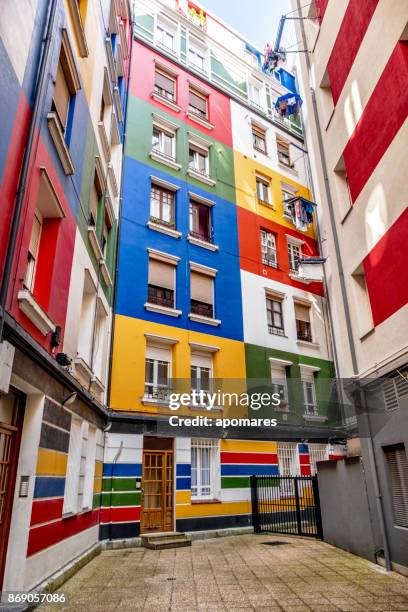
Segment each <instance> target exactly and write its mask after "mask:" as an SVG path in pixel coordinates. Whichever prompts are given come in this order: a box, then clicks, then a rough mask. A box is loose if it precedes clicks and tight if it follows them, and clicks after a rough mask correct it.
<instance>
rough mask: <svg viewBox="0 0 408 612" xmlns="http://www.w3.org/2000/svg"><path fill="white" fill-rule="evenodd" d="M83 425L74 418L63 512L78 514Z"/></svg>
mask: <svg viewBox="0 0 408 612" xmlns="http://www.w3.org/2000/svg"><path fill="white" fill-rule="evenodd" d="M81 447H82V425H81V421H80V420H79V419H75V418H74V417H72V420H71V431H70V437H69V450H68V465H67V472H66V476H65V489H64V507H63V512H64V514H65V513H66V512H77V510H78V507H77V506H78V489H79V472H80V468H81Z"/></svg>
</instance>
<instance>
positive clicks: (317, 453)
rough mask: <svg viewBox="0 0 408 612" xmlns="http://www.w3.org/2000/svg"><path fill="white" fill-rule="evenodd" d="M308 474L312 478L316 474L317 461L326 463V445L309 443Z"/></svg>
mask: <svg viewBox="0 0 408 612" xmlns="http://www.w3.org/2000/svg"><path fill="white" fill-rule="evenodd" d="M308 447H309V458H310V473H311V475H312V476H315V475H316V474H317V463H318V461H326V460H327V458H328V453H327V444H313V443H309V444H308Z"/></svg>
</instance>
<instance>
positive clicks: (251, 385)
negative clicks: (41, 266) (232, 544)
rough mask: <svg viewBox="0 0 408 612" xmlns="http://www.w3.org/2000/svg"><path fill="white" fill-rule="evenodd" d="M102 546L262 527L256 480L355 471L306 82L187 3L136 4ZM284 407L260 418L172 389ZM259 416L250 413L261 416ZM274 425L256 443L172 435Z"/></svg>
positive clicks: (149, 0)
mask: <svg viewBox="0 0 408 612" xmlns="http://www.w3.org/2000/svg"><path fill="white" fill-rule="evenodd" d="M131 55H132V62H131V70H130V78H129V100H128V109H127V122H126V143H125V165H124V179H123V202H122V214H121V224H120V239H119V259H118V283H117V295H116V306H115V317H114V319H115V323H114V340H113V354H112V377H111V388H110V400H109V402H110V410H111V413H110V418H111V427H110V430H109V432H108V435H107V445H106V448H105V464H104V475H103V491H104V494H103V506H104V509H103V514H102V521H101V538H102V539H105V538H131V537H135V536H138V535H139V533H146V532H154V531H159V532H161V531H172V530H178V531H194V530H202V529H220V528H231V527H242V526H249V525H250V522H251V517H250V487H249V477H250V475H251V474H266V475H278V474H281V475H282V474H283V475H296V474H299V475H300V474H302V475H307V474H310V473H315V471H316V461H317V460H319V459H320V460H321V459H325V458H329V457H335V456H337V455H339V454H341V452H342V451H341V448H340V447H339V446H336V444H335V439H336V437H337V438H338V437H339V434H338V431H339V429H338V427H339V425H340V421H339V413H338V405H337V403H336V402H335V401H333V394H332V389H331V386H330V383H329V379H330V378H331V377H332V376H333V363H332V347H331V340H330V334H329V330H328V323H327V315H326V304H325V299H324V295H323V293H324V292H323V283H322V281H321V278H319V277H317V278H316V279H313V276H307V275H306V274H303V275H302V272H301V269H300V267H299V263H300V260H301V259H302V258H307V257H315V258H316V257H317V256H318V254H319V247H318V241H317V233H316V232H317V230H316V226H315V212H314V208H315V202H313V194H312V192H311V185H310V184H309V179H308V176H309V166H308V159H307V151H306V149H305V145H304V142H303V132H302V123H301V118H300V115H299V114H295V115H292V116H290V117H286V116H285V115H284V114H282V113H280V112H279V104H278V110H277V107H276V102H277V100H279V99H282V96H283V97H284V99H285V96H287V95H288V94H289V97H291V96H293V95H297V86H296V79H295V76H294V75H293V74H291V73H289V72H287V71H286V70H284V69H283V68H281V69H279V70H277V71H275V72H274V73H273V74H272V75H271V74H268V73H267V72H265V71H264V70H263V56H262V53H261V52H260V51H259V50H258V49H256V48H255V47H254V46H253V45H252V44H251V43H250V42H249V41H247V40H246V39H244V38H243V37H242V36H240V35H239V34H238V33H236V32H234V31H233V30H232V29H231V28H230V27H229V26H228V25H227V24H225V23H223V22H221V21H220V20H219V19H218V18H217V17H216V16H214V15H212V14H209V13H208V12H206V11H205V10H204V9H202V8H200V7H199V6H197V5H195V4H193V3H190V2H187V1H181V0H180V1H178V2H174V1H169V2H159V1H156V0H146V1H141V2H138V3H136V5H135V15H134V39H133V44H132V51H131ZM181 383H183V384H184V388H185V389H188V390H191V389H195V390H197V391H199V390H204V391H210V390H211V391H214V390H217V389H219V388H222V390H223V391H225V390H226V391H228V392H246V391H250V392H253V391H254V389H259V388H261V387H262V388H264V387H265V388H267V389H269V390H273V391H274V392H275V393H277V394H279V396H280V405H279V409H277V410H274V409H272V408H271V407H269V408H268V409H262V410H259V411H257V412H253V413H252V414H249V411H248V408H247V407H243V406H241V405H237V403H236V402H235V404H234V402H232V403H231V404H227V405H218V406H216V407H215V411H213V412H209V411H207V406H206V405H203V404H199V403H198V404H197V403H190V404H189V405H188V406H186V407H182V408H180V410H178V411H177V413H176V412H174V411H172V409H171V407H170V405H169V396H170V392H171V391H172V390H174V388H175V386H177V385H180V384H181ZM250 412H252V411H250ZM174 415H177V418H180V419H181V418H187V419H192V418H193V417H196V416H203V417H204V416H207V417H208V416H209V415H210V416H212V417H218V416H219V417H222V418H238V417H248V416H256V417H263V418H277V420H278V427H277V428H276V429H274V430H273V433H271V432H270V431H256V430H252V431H251V429H250V428H249V427H248V428H246V429H241V430H239V429H237V428H236V427H234V426H232V427H230V428H228V429H226V430H224V431H222V432H221V431H218V432H217V434H216V435H214V434H213V435H211V431H210V432H209V431H208V429H207V430H206V429H205V427H201V428H194V422H193V423H188V422H187V425H186V426H185V427H179V428H176V427H172V426H171V424H169V418H170V417H171V416H174Z"/></svg>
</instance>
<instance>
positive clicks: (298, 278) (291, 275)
mask: <svg viewBox="0 0 408 612" xmlns="http://www.w3.org/2000/svg"><path fill="white" fill-rule="evenodd" d="M289 278H291V279H292V280H294V281H297V282H298V283H303V284H304V285H310V283H311V282H312V281H311V280H310V279H309V278H304V277H303V276H299V274H294V273H293V272H289Z"/></svg>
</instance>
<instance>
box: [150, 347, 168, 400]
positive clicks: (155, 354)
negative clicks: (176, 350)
mask: <svg viewBox="0 0 408 612" xmlns="http://www.w3.org/2000/svg"><path fill="white" fill-rule="evenodd" d="M170 375H171V348H170V347H167V346H160V345H155V344H149V343H148V344H147V347H146V363H145V398H148V399H156V400H167V399H168V396H169V392H170Z"/></svg>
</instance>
